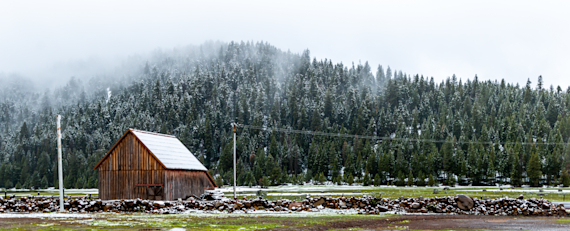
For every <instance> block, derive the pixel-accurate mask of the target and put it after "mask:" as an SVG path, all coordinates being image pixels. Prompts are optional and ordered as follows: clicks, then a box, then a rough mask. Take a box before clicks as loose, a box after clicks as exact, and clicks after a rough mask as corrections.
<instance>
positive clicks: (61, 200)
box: [57, 115, 65, 212]
mask: <svg viewBox="0 0 570 231" xmlns="http://www.w3.org/2000/svg"><path fill="white" fill-rule="evenodd" d="M60 119H61V116H60V115H57V163H58V175H59V211H60V212H64V211H65V208H64V205H63V165H62V163H61V158H62V157H61V156H62V155H61V124H60V122H59V121H60Z"/></svg>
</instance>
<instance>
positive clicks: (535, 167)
mask: <svg viewBox="0 0 570 231" xmlns="http://www.w3.org/2000/svg"><path fill="white" fill-rule="evenodd" d="M541 169H542V166H541V165H540V159H539V157H538V152H537V151H534V152H533V153H532V154H531V156H530V159H529V160H528V167H527V175H528V177H529V178H530V183H531V185H532V186H534V187H537V186H538V185H539V183H540V176H542V172H541Z"/></svg>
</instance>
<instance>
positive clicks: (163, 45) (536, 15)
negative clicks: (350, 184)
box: [0, 1, 570, 89]
mask: <svg viewBox="0 0 570 231" xmlns="http://www.w3.org/2000/svg"><path fill="white" fill-rule="evenodd" d="M569 6H570V3H569V2H567V1H540V2H539V1H500V2H497V1H429V2H427V1H350V2H349V1H311V2H307V1H286V2H285V1H284V2H275V1H121V2H115V1H92V2H84V1H80V2H78V1H57V2H51V1H49V2H48V1H18V2H3V3H0V31H1V36H0V76H12V77H14V76H15V77H14V78H30V79H32V80H33V82H35V84H36V85H37V86H38V87H40V88H41V87H46V86H54V85H57V84H58V82H60V81H61V82H62V84H64V82H65V81H67V80H68V79H69V78H70V77H71V76H76V77H77V78H80V79H81V78H91V77H93V76H96V75H98V74H101V73H114V72H117V71H120V70H121V69H122V68H123V69H124V67H125V64H124V63H125V62H130V61H125V60H133V57H134V59H140V60H141V61H144V59H145V57H146V56H147V55H148V54H149V53H150V52H152V51H154V50H156V49H172V48H175V47H181V46H186V45H190V44H193V45H199V44H202V43H204V42H205V41H211V40H213V41H223V42H229V41H246V40H247V41H266V42H269V43H270V44H272V45H274V46H276V47H278V48H280V49H282V50H290V51H292V52H296V53H301V52H302V51H303V50H304V49H309V50H310V51H311V55H312V56H314V57H315V58H317V59H325V58H327V59H332V60H333V62H343V63H344V64H345V65H350V64H351V63H352V62H355V63H358V62H362V63H364V62H365V61H368V62H369V63H370V65H371V66H372V67H373V69H375V68H376V66H377V65H378V64H381V65H383V66H384V67H386V66H390V67H391V68H392V69H397V70H402V71H403V72H406V73H408V74H423V75H424V76H433V77H434V78H435V79H436V80H442V79H444V78H447V77H448V76H451V75H452V74H456V75H457V76H458V77H459V78H461V79H463V80H465V79H468V78H470V79H472V78H473V77H474V76H475V75H478V77H479V79H481V80H487V79H491V80H495V79H498V80H500V79H503V78H504V79H505V80H506V81H507V82H516V83H519V84H521V85H524V84H525V83H526V81H527V79H528V78H530V80H531V81H532V82H533V86H535V84H536V81H537V77H538V76H539V75H542V76H543V77H544V82H545V85H546V86H549V85H551V84H552V85H554V86H556V85H561V86H562V88H563V89H566V88H567V86H568V85H570V78H569V77H570V69H569V68H567V67H566V64H568V63H570V44H569V43H568V42H567V41H570V30H568V29H567V26H568V25H570V14H568V13H567V12H566V11H567V9H569ZM373 72H374V71H373Z"/></svg>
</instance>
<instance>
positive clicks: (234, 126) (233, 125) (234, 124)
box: [232, 123, 236, 200]
mask: <svg viewBox="0 0 570 231" xmlns="http://www.w3.org/2000/svg"><path fill="white" fill-rule="evenodd" d="M232 128H233V131H234V200H235V199H236V123H232Z"/></svg>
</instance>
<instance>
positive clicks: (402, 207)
mask: <svg viewBox="0 0 570 231" xmlns="http://www.w3.org/2000/svg"><path fill="white" fill-rule="evenodd" d="M64 205H65V209H66V210H67V211H70V212H80V213H88V212H146V213H160V214H170V213H182V212H186V211H204V212H214V211H225V212H238V211H239V212H243V213H249V212H254V211H259V210H262V211H267V212H299V211H309V212H318V211H321V210H324V209H333V210H351V211H353V212H356V213H359V214H380V213H384V212H396V213H455V214H474V215H502V216H506V215H513V216H516V215H525V216H566V215H567V212H566V210H565V209H564V207H563V206H562V205H555V204H553V203H551V202H549V201H548V200H544V199H523V198H522V196H520V197H518V198H516V199H511V198H499V199H488V200H482V199H477V198H471V197H468V196H465V195H457V196H453V197H452V196H448V197H436V198H425V199H424V198H421V197H420V198H403V197H401V198H399V199H395V200H390V199H387V198H378V197H348V198H347V197H307V198H306V199H305V200H303V201H291V200H287V199H283V200H275V201H270V200H266V199H263V198H256V199H246V198H244V199H242V200H231V199H227V198H223V199H216V200H207V199H202V198H194V197H191V198H189V199H187V200H182V199H179V200H178V201H150V200H141V199H136V200H116V201H101V200H92V199H88V198H82V199H68V200H66V201H65V202H64ZM58 210H59V199H57V198H26V197H22V198H19V199H15V198H9V199H3V198H1V197H0V212H55V211H58Z"/></svg>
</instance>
